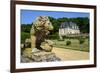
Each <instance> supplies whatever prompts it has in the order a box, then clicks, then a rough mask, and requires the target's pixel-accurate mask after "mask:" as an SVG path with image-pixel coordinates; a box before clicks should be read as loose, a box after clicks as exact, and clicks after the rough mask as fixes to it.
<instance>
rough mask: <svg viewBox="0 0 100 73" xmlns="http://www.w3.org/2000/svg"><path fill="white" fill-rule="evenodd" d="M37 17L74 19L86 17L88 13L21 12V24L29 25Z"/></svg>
mask: <svg viewBox="0 0 100 73" xmlns="http://www.w3.org/2000/svg"><path fill="white" fill-rule="evenodd" d="M38 16H50V17H54V18H56V19H57V18H62V17H67V18H76V17H88V18H89V13H83V12H60V11H37V10H21V24H31V23H32V22H34V21H35V19H36V17H38Z"/></svg>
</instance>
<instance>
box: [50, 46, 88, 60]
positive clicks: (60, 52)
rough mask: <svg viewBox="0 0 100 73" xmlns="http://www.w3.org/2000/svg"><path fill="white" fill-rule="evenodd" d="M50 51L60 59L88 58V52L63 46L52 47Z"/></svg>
mask: <svg viewBox="0 0 100 73" xmlns="http://www.w3.org/2000/svg"><path fill="white" fill-rule="evenodd" d="M52 52H54V53H55V54H56V56H57V57H59V58H61V60H65V61H66V60H86V59H89V53H88V52H83V51H76V50H69V49H63V48H55V47H54V48H53V50H52Z"/></svg>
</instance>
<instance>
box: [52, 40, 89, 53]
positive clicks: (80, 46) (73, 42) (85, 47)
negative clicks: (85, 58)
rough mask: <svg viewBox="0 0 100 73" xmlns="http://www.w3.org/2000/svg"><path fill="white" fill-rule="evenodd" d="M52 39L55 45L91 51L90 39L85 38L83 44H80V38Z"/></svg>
mask: <svg viewBox="0 0 100 73" xmlns="http://www.w3.org/2000/svg"><path fill="white" fill-rule="evenodd" d="M52 41H53V42H54V43H55V44H54V47H58V48H65V49H72V50H78V51H86V52H89V41H88V39H85V42H84V43H83V44H80V43H79V40H78V39H65V40H64V41H59V40H52ZM66 41H71V44H70V45H66Z"/></svg>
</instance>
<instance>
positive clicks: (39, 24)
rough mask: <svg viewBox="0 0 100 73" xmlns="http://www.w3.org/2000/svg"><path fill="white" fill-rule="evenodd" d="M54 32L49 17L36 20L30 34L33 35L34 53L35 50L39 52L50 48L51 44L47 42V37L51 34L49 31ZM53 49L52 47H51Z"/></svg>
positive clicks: (32, 46) (40, 17)
mask: <svg viewBox="0 0 100 73" xmlns="http://www.w3.org/2000/svg"><path fill="white" fill-rule="evenodd" d="M50 30H53V26H52V23H51V22H50V20H49V18H48V17H47V16H39V17H37V18H36V20H35V21H34V22H33V25H32V28H31V31H30V34H31V48H32V49H33V52H34V51H35V49H37V50H45V49H44V48H46V47H44V46H47V45H48V47H49V50H47V51H50V50H51V49H50V46H49V43H48V42H47V41H46V37H47V35H48V34H49V31H50ZM51 47H52V46H51Z"/></svg>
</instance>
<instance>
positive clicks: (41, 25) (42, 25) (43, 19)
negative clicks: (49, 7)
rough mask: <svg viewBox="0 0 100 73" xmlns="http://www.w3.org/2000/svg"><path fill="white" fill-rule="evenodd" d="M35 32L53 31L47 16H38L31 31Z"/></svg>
mask: <svg viewBox="0 0 100 73" xmlns="http://www.w3.org/2000/svg"><path fill="white" fill-rule="evenodd" d="M36 30H45V31H47V32H48V31H49V30H53V25H52V23H51V22H50V20H49V18H48V16H39V17H37V18H36V20H35V21H34V22H33V25H32V29H31V31H36Z"/></svg>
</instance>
